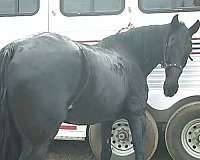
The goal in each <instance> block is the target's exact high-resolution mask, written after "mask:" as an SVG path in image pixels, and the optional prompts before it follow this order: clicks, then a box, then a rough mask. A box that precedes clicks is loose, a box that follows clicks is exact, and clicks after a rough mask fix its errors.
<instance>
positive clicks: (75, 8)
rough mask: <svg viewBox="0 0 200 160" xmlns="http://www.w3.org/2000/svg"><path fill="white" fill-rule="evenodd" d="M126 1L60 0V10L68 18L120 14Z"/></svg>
mask: <svg viewBox="0 0 200 160" xmlns="http://www.w3.org/2000/svg"><path fill="white" fill-rule="evenodd" d="M124 7H125V0H60V9H61V12H62V14H64V15H66V16H94V15H110V14H119V13H121V12H122V11H123V10H124Z"/></svg>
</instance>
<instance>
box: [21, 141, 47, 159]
mask: <svg viewBox="0 0 200 160" xmlns="http://www.w3.org/2000/svg"><path fill="white" fill-rule="evenodd" d="M49 144H50V141H46V142H43V143H41V144H37V145H35V144H34V145H33V144H31V143H30V141H28V140H23V144H22V152H21V155H20V158H19V160H45V157H46V154H47V151H48V146H49Z"/></svg>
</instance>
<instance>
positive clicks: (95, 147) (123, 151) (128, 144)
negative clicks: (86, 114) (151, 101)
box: [89, 113, 158, 160]
mask: <svg viewBox="0 0 200 160" xmlns="http://www.w3.org/2000/svg"><path fill="white" fill-rule="evenodd" d="M146 115H147V129H146V131H147V132H146V139H145V150H146V153H145V154H146V159H147V160H150V158H151V157H152V156H153V154H154V152H155V150H156V148H157V144H158V129H157V126H156V122H155V120H154V119H153V117H152V116H151V115H150V113H147V114H146ZM100 133H101V125H100V124H95V125H91V126H90V128H89V143H90V146H91V149H92V151H93V153H94V155H95V157H96V158H97V160H100V153H101V148H102V146H101V135H100ZM111 148H112V157H111V160H114V159H115V158H116V157H118V159H119V158H120V157H122V159H123V157H124V156H126V157H128V159H130V160H132V159H133V156H134V149H133V144H132V137H131V132H130V129H129V124H128V122H127V120H125V119H120V120H117V121H115V122H114V123H113V126H112V133H111ZM129 157H130V158H129ZM126 159H127V158H126ZM128 159H127V160H128Z"/></svg>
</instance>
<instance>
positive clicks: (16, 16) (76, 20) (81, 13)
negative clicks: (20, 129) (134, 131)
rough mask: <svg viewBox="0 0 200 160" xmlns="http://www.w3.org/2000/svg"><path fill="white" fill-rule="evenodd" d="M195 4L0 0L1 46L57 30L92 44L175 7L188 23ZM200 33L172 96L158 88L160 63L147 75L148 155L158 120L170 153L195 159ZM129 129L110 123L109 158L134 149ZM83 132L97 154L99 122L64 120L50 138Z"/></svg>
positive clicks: (159, 20) (164, 18)
mask: <svg viewBox="0 0 200 160" xmlns="http://www.w3.org/2000/svg"><path fill="white" fill-rule="evenodd" d="M198 5H199V1H198V0H194V1H193V0H183V1H182V2H181V0H165V1H163V0H54V1H52V0H0V47H3V46H4V45H6V44H7V43H9V42H11V41H13V40H15V39H19V38H23V37H26V36H29V35H31V34H35V33H37V32H56V33H59V34H63V35H66V36H68V37H70V38H71V39H73V40H75V41H79V42H82V43H87V44H94V43H97V42H98V41H99V40H101V39H102V38H104V37H106V36H109V35H111V34H115V33H117V32H118V31H119V30H121V29H122V28H126V29H127V28H129V27H139V26H144V25H150V24H164V23H169V22H170V21H171V19H172V17H173V16H174V15H175V14H177V13H178V14H179V18H180V20H182V21H183V22H185V23H186V26H188V27H189V26H191V25H192V24H193V23H194V22H195V21H196V20H197V19H198V18H199V19H200V12H199V11H200V7H199V6H198ZM122 31H123V30H122ZM199 35H200V31H199V32H198V33H197V34H195V35H194V37H193V54H192V55H191V56H192V58H193V59H194V61H188V64H187V66H186V68H185V69H184V72H183V74H182V76H181V78H180V81H179V83H180V88H179V91H178V93H177V94H176V95H175V96H174V97H172V98H167V97H165V96H164V94H163V91H162V84H163V80H164V71H163V69H161V67H160V66H158V67H157V68H156V69H155V70H154V71H153V72H152V73H151V74H150V76H149V77H148V84H149V98H148V106H147V107H148V112H147V119H148V120H147V134H146V141H145V142H146V144H145V147H146V157H147V159H150V158H151V157H152V155H153V154H154V152H155V150H156V148H157V143H158V137H159V136H158V129H157V126H161V128H162V130H163V131H164V132H165V142H166V145H167V148H168V151H169V153H170V155H171V156H172V158H173V159H176V160H177V159H178V160H180V159H183V160H186V159H187V160H200V36H199ZM158 45H159V44H158ZM55 107H56V106H55ZM87 129H89V132H88V135H87ZM130 134H131V133H130V130H129V126H128V123H127V121H126V120H125V119H121V120H118V121H116V122H115V123H114V124H113V128H112V137H111V142H112V146H111V147H112V150H113V155H112V159H114V157H116V156H118V157H130V155H133V154H134V149H133V146H132V139H131V136H130ZM86 136H89V141H90V145H91V148H92V150H93V152H94V154H95V155H96V157H97V158H98V157H99V156H100V150H101V147H102V146H101V143H100V124H96V125H93V126H78V125H74V124H65V123H63V124H62V125H61V127H60V130H59V132H58V134H57V136H56V137H55V139H60V140H84V139H85V138H86Z"/></svg>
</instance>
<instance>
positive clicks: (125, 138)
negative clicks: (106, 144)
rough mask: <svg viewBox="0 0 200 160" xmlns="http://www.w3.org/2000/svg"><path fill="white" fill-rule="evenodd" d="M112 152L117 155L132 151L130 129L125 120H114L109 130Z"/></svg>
mask: <svg viewBox="0 0 200 160" xmlns="http://www.w3.org/2000/svg"><path fill="white" fill-rule="evenodd" d="M111 149H112V153H114V154H116V155H119V156H128V155H130V154H132V153H134V149H133V143H132V136H131V131H130V128H129V124H128V122H127V120H125V119H120V120H118V121H115V122H114V124H113V126H112V132H111Z"/></svg>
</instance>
